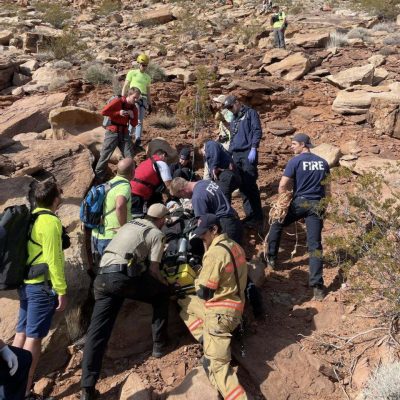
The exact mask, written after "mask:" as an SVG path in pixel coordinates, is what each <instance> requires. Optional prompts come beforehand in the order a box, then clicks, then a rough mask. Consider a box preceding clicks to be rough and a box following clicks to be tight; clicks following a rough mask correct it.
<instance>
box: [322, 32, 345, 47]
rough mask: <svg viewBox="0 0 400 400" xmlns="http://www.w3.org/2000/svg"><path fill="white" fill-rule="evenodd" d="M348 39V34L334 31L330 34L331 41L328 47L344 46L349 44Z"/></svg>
mask: <svg viewBox="0 0 400 400" xmlns="http://www.w3.org/2000/svg"><path fill="white" fill-rule="evenodd" d="M347 44H348V40H347V35H346V34H345V33H341V32H332V33H331V34H330V35H329V41H328V43H327V45H326V48H327V49H329V48H332V47H344V46H347Z"/></svg>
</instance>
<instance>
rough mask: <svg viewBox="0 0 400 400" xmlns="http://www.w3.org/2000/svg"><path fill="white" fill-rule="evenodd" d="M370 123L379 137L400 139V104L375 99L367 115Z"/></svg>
mask: <svg viewBox="0 0 400 400" xmlns="http://www.w3.org/2000/svg"><path fill="white" fill-rule="evenodd" d="M367 118H368V122H369V123H370V124H371V125H372V126H373V127H374V129H375V133H376V134H377V135H379V136H381V135H387V136H392V137H395V138H396V139H400V103H399V102H393V101H390V100H385V99H379V98H374V99H372V101H371V107H370V108H369V110H368V114H367Z"/></svg>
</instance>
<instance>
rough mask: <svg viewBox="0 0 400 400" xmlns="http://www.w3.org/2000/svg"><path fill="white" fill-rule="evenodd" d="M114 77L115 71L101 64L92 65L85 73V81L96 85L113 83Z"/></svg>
mask: <svg viewBox="0 0 400 400" xmlns="http://www.w3.org/2000/svg"><path fill="white" fill-rule="evenodd" d="M113 77H114V71H112V70H111V69H110V68H108V67H106V66H104V65H100V64H92V65H90V66H89V67H88V68H87V70H86V71H85V79H86V80H87V81H89V82H90V83H94V84H95V85H102V84H106V83H112V80H113Z"/></svg>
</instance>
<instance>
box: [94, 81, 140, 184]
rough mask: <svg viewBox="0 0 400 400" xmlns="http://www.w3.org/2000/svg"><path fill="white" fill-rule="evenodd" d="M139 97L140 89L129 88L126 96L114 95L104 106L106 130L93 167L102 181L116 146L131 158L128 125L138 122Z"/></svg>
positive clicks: (132, 152) (125, 155) (103, 113)
mask: <svg viewBox="0 0 400 400" xmlns="http://www.w3.org/2000/svg"><path fill="white" fill-rule="evenodd" d="M139 98H140V90H139V89H138V88H131V89H129V91H128V94H127V97H124V96H122V97H116V98H115V99H113V100H111V101H110V102H109V103H108V104H106V105H105V106H104V108H103V109H102V110H101V115H103V116H105V117H108V119H109V122H108V123H107V125H106V126H105V129H106V132H105V137H104V142H103V147H102V149H101V151H100V158H99V161H98V162H97V165H96V168H95V175H96V180H97V181H98V182H102V181H103V180H104V174H105V171H106V168H107V163H108V160H109V159H110V158H111V156H112V154H113V153H114V150H115V148H116V147H117V146H118V148H119V149H120V151H121V153H122V155H123V157H124V158H128V157H129V158H133V156H134V149H133V145H132V140H131V138H130V136H129V131H128V126H129V125H131V126H136V125H137V123H138V111H137V108H136V101H137V100H138V99H139Z"/></svg>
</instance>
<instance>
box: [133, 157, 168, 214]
mask: <svg viewBox="0 0 400 400" xmlns="http://www.w3.org/2000/svg"><path fill="white" fill-rule="evenodd" d="M167 157H168V154H167V152H166V150H165V149H158V150H155V151H154V153H153V155H151V156H150V157H149V158H147V159H146V160H144V161H143V162H141V163H140V164H139V165H138V166H137V167H136V169H135V174H134V177H133V178H132V180H131V194H132V215H134V216H141V215H144V214H145V212H146V209H147V208H148V207H149V206H151V205H152V204H154V203H162V192H163V191H165V190H166V189H169V185H170V183H171V180H172V177H171V171H170V170H169V167H168V164H167V163H166V160H167Z"/></svg>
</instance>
